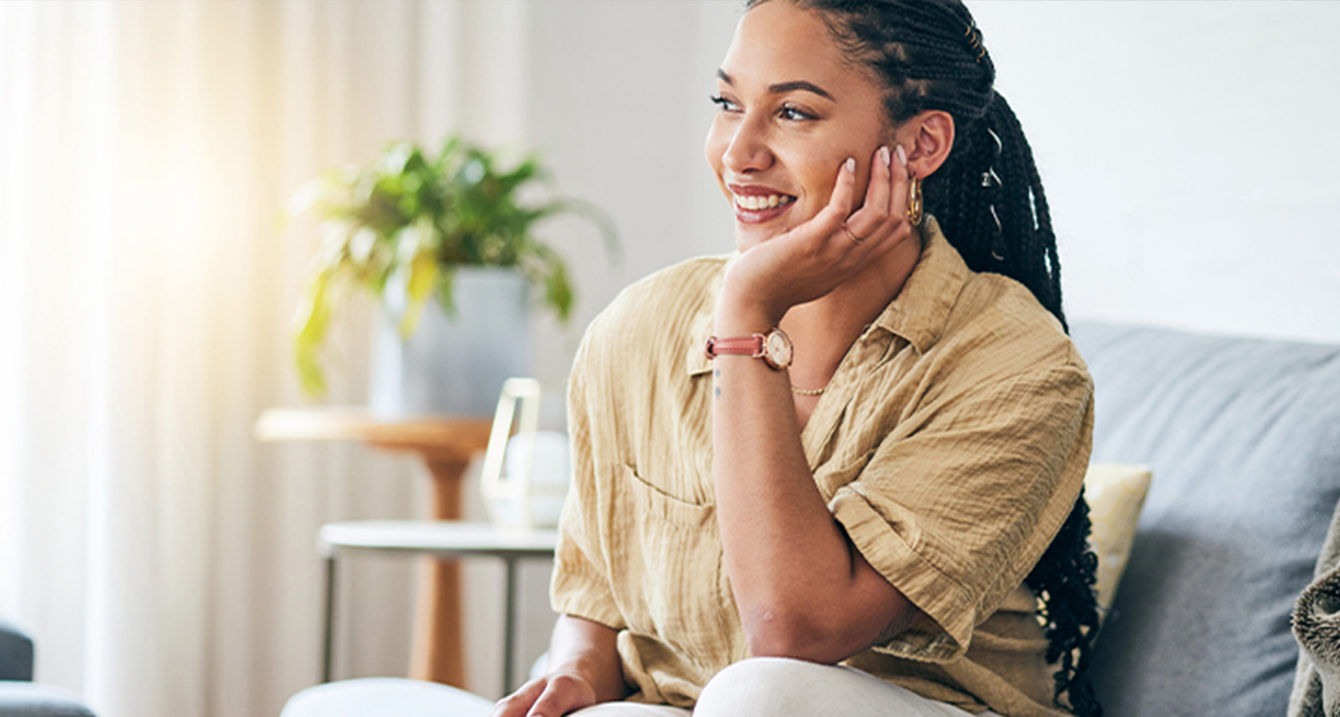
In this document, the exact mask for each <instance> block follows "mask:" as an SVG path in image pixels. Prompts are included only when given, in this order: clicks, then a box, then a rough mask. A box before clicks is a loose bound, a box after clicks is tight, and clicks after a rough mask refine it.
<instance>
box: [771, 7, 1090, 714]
mask: <svg viewBox="0 0 1340 717" xmlns="http://www.w3.org/2000/svg"><path fill="white" fill-rule="evenodd" d="M767 1H768V0H746V4H747V5H748V6H749V7H753V6H754V5H757V4H759V3H762V2H767ZM791 1H792V2H797V3H799V4H800V5H802V6H804V7H807V8H810V9H813V10H817V11H819V13H820V16H821V17H822V18H823V20H824V22H825V23H826V24H827V25H828V28H829V30H830V31H831V32H832V34H833V37H834V38H835V39H836V41H837V43H838V45H839V46H840V47H841V48H842V49H843V50H844V52H845V54H846V55H847V56H848V57H849V58H851V59H852V61H853V62H854V63H856V64H858V65H861V66H863V67H866V68H868V69H869V70H871V71H872V72H873V73H874V74H875V75H876V76H877V77H878V79H879V81H880V82H881V84H882V85H883V86H884V88H885V90H886V99H885V106H886V109H887V111H888V114H889V119H890V121H891V122H893V123H894V124H895V125H897V124H900V123H902V122H904V121H906V120H908V119H910V118H912V117H914V116H915V115H916V114H917V113H919V112H922V111H924V110H942V111H945V112H948V113H949V114H950V115H952V116H953V117H954V124H955V126H956V128H957V129H958V130H959V132H958V133H957V136H956V137H955V140H954V147H953V150H952V151H951V152H950V154H949V157H948V158H947V159H946V161H945V163H944V164H943V165H942V166H941V167H940V168H939V170H937V171H936V172H935V173H934V174H932V175H931V176H930V177H927V178H926V179H925V181H924V183H923V191H924V193H925V201H926V211H927V213H929V214H933V215H934V216H935V218H936V220H937V221H938V222H939V223H940V227H941V228H942V229H943V230H944V234H945V236H946V237H947V238H948V239H949V241H950V243H952V244H953V245H954V247H955V248H956V249H957V250H958V251H959V253H960V254H961V255H962V256H963V259H964V261H965V262H966V263H967V265H968V266H969V267H970V268H971V269H972V270H973V271H977V272H993V273H997V274H1003V275H1005V276H1008V277H1010V278H1012V279H1014V280H1016V281H1018V282H1019V283H1021V284H1023V285H1024V286H1026V287H1028V289H1029V290H1030V291H1031V292H1033V295H1034V296H1035V297H1036V298H1037V300H1038V302H1039V303H1041V304H1042V305H1043V306H1044V307H1046V308H1047V310H1048V311H1050V312H1051V313H1052V315H1054V316H1055V317H1056V318H1057V319H1058V320H1059V321H1060V322H1061V326H1062V327H1063V328H1066V330H1067V331H1068V330H1069V329H1068V327H1067V324H1066V320H1065V314H1064V313H1063V312H1062V310H1061V263H1060V259H1059V258H1058V256H1057V251H1056V235H1055V233H1054V232H1053V230H1052V224H1051V215H1050V212H1049V210H1048V206H1047V196H1046V194H1045V193H1044V191H1043V189H1042V180H1041V178H1040V177H1039V176H1038V170H1037V166H1036V164H1035V163H1034V161H1033V151H1032V149H1031V148H1030V147H1029V144H1028V140H1027V139H1026V138H1025V137H1024V132H1023V128H1022V126H1020V124H1019V120H1018V118H1017V117H1015V115H1014V111H1013V110H1012V109H1011V108H1010V106H1009V104H1008V103H1007V102H1006V101H1005V98H1004V97H1001V96H1000V94H999V93H997V92H996V91H995V90H994V83H995V77H996V71H995V65H994V64H993V63H992V61H991V55H990V54H989V53H988V52H986V50H985V48H984V46H983V45H982V34H981V31H980V30H978V29H977V25H976V23H975V22H974V21H973V19H972V15H971V14H970V13H969V12H968V10H967V8H966V7H964V6H963V4H962V3H961V2H958V0H791ZM1089 530H1090V521H1089V507H1088V504H1087V503H1086V502H1085V500H1084V493H1083V489H1082V488H1081V491H1080V495H1079V498H1078V499H1077V500H1076V501H1075V505H1074V507H1073V508H1072V509H1071V512H1070V515H1069V516H1068V517H1067V518H1066V520H1065V522H1064V524H1063V525H1062V526H1061V529H1060V531H1059V532H1058V533H1057V535H1056V537H1055V538H1054V539H1053V540H1052V542H1051V544H1050V545H1049V546H1048V547H1047V550H1046V551H1045V552H1044V553H1043V555H1042V558H1041V559H1039V560H1038V563H1037V565H1035V566H1034V567H1033V569H1032V571H1031V572H1030V573H1029V574H1028V577H1027V578H1025V582H1026V583H1027V584H1028V586H1029V588H1031V589H1032V590H1033V592H1034V594H1036V595H1037V596H1038V598H1039V600H1040V601H1041V608H1040V609H1039V611H1038V614H1039V616H1040V618H1041V620H1042V622H1043V624H1044V632H1045V634H1046V636H1047V640H1048V649H1047V655H1046V656H1047V661H1048V662H1050V663H1057V664H1058V667H1059V669H1058V670H1057V672H1056V675H1055V682H1056V684H1055V699H1056V703H1057V704H1058V705H1060V704H1061V697H1062V695H1065V696H1066V698H1067V699H1068V701H1069V704H1070V708H1071V710H1072V711H1073V712H1074V713H1075V714H1077V715H1079V716H1080V717H1101V715H1102V707H1101V706H1100V705H1099V704H1098V701H1097V699H1096V698H1095V696H1094V694H1093V688H1092V686H1091V685H1090V684H1089V681H1088V675H1087V672H1088V668H1089V655H1090V652H1091V649H1092V645H1093V639H1094V637H1095V636H1096V635H1097V632H1098V606H1097V601H1096V598H1095V595H1094V590H1093V584H1094V582H1095V571H1096V569H1097V566H1098V560H1097V558H1096V557H1095V556H1094V554H1093V551H1092V550H1090V548H1089V545H1088V536H1089Z"/></svg>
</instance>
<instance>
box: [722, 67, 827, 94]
mask: <svg viewBox="0 0 1340 717" xmlns="http://www.w3.org/2000/svg"><path fill="white" fill-rule="evenodd" d="M717 77H719V78H721V81H722V82H725V83H726V84H728V85H734V84H735V80H733V79H731V76H730V75H728V74H726V71H725V70H717ZM796 90H804V91H806V92H813V93H814V94H816V95H819V96H820V97H826V98H828V99H830V100H832V99H833V96H832V95H830V94H828V92H827V91H825V90H824V88H822V87H820V86H818V85H816V84H814V83H813V82H806V81H804V80H793V81H791V82H778V83H777V84H775V85H768V92H770V93H772V94H774V95H781V94H786V93H787V92H795V91H796ZM833 101H834V102H836V101H837V100H833Z"/></svg>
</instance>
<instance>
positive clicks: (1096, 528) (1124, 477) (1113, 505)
mask: <svg viewBox="0 0 1340 717" xmlns="http://www.w3.org/2000/svg"><path fill="white" fill-rule="evenodd" d="M1151 476H1152V473H1151V472H1150V470H1149V467H1148V466H1137V465H1126V464H1122V463H1094V464H1092V465H1090V466H1089V470H1088V472H1087V473H1086V474H1085V476H1084V496H1085V498H1086V499H1087V500H1088V502H1089V520H1090V521H1091V522H1092V523H1093V532H1092V533H1090V535H1089V545H1090V546H1092V548H1093V552H1094V554H1095V555H1097V556H1098V582H1097V584H1096V585H1095V586H1094V587H1095V588H1096V589H1097V591H1098V615H1099V617H1100V619H1101V618H1104V617H1106V616H1107V613H1108V611H1109V610H1111V609H1112V601H1113V600H1114V599H1116V596H1117V584H1118V583H1120V582H1121V575H1122V573H1123V572H1125V571H1126V564H1127V562H1128V561H1129V559H1130V556H1131V545H1132V544H1133V543H1134V542H1135V526H1136V524H1137V523H1139V522H1140V509H1141V508H1143V507H1144V504H1145V494H1146V493H1148V492H1149V481H1150V478H1151Z"/></svg>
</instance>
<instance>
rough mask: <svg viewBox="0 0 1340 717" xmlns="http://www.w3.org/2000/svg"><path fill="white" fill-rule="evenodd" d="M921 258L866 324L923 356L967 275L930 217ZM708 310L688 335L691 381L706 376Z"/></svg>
mask: <svg viewBox="0 0 1340 717" xmlns="http://www.w3.org/2000/svg"><path fill="white" fill-rule="evenodd" d="M921 233H922V249H921V258H920V259H918V260H917V265H916V267H915V268H913V269H912V274H911V275H910V276H908V277H907V282H906V283H905V284H903V288H902V290H901V291H899V292H898V295H897V296H895V297H894V298H893V301H890V302H889V304H888V305H887V306H885V307H884V310H883V311H882V312H880V314H879V317H878V318H876V319H875V321H874V322H873V323H872V324H871V326H872V327H873V328H880V329H883V330H885V331H888V332H889V333H891V334H894V335H896V336H901V337H903V338H905V339H907V341H908V343H910V344H912V346H913V348H915V349H916V350H917V353H922V354H924V353H925V352H926V351H928V350H930V348H931V347H932V346H934V345H935V342H937V341H939V340H940V336H941V335H943V334H944V329H945V324H946V323H948V321H949V312H950V311H951V310H952V309H953V308H954V304H955V303H956V302H957V301H958V295H959V292H961V291H962V290H963V285H964V284H966V283H967V281H968V278H969V276H970V275H971V274H972V272H971V271H969V269H968V266H967V264H965V263H963V257H961V256H960V255H959V253H958V250H957V249H955V248H954V247H953V246H952V245H951V244H950V243H949V240H948V239H946V238H945V235H944V233H943V232H941V231H940V225H939V223H938V222H936V221H935V217H932V216H927V217H926V223H925V224H923V225H922V227H921ZM737 257H739V253H736V254H733V255H732V256H731V258H730V260H729V261H727V262H726V263H725V265H724V266H723V267H722V276H725V272H726V270H727V269H729V268H730V264H731V262H734V261H735V259H736V258H737ZM718 291H720V283H719V282H718V284H717V285H716V287H715V288H714V289H713V297H712V300H711V301H709V302H707V304H706V305H707V306H709V307H715V306H716V297H715V295H716V293H717V292H718ZM713 319H714V316H713V313H712V310H710V309H709V310H705V311H699V312H698V314H697V316H695V317H694V318H693V321H692V323H690V325H689V326H690V333H689V335H690V336H692V337H694V343H693V345H692V346H689V347H688V348H687V349H686V353H685V365H686V366H687V368H688V373H689V375H691V376H696V375H698V374H702V373H706V372H708V371H710V370H711V369H712V362H711V360H710V359H708V358H707V352H706V348H707V339H708V338H710V337H711V336H712V327H713V326H714V325H715V321H714V320H713Z"/></svg>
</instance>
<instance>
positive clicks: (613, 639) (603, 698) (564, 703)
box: [490, 615, 628, 717]
mask: <svg viewBox="0 0 1340 717" xmlns="http://www.w3.org/2000/svg"><path fill="white" fill-rule="evenodd" d="M618 634H619V633H618V631H617V630H615V629H613V628H610V627H606V626H605V625H602V624H600V623H598V622H592V621H590V620H587V619H584V618H580V617H574V616H572V615H559V616H558V622H557V623H555V624H554V637H553V640H551V641H550V643H549V671H548V674H546V675H545V676H544V677H541V678H538V679H534V680H531V681H530V682H527V683H526V684H524V685H522V686H521V689H519V690H517V691H516V692H513V693H512V694H510V695H508V696H507V697H504V698H503V699H502V701H500V702H498V704H497V705H495V706H494V708H493V712H492V713H491V714H490V717H563V715H566V714H570V713H572V712H576V711H577V710H579V709H582V708H583V707H590V706H591V705H593V704H595V703H597V702H609V701H611V700H621V699H623V698H624V697H625V696H627V694H628V685H626V684H624V681H623V667H622V663H621V662H620V660H619V651H618V648H617V641H618Z"/></svg>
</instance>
